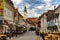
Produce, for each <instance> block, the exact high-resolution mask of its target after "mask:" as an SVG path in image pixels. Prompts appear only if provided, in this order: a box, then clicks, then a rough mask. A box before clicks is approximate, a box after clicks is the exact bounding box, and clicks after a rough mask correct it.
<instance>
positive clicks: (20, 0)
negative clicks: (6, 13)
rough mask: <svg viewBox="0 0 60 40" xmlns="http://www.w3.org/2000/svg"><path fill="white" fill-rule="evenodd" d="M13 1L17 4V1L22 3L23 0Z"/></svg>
mask: <svg viewBox="0 0 60 40" xmlns="http://www.w3.org/2000/svg"><path fill="white" fill-rule="evenodd" d="M12 1H13V3H16V4H19V3H22V1H23V0H12Z"/></svg>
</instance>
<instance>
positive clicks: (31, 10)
mask: <svg viewBox="0 0 60 40" xmlns="http://www.w3.org/2000/svg"><path fill="white" fill-rule="evenodd" d="M12 1H13V3H14V6H15V7H16V8H18V10H19V12H20V13H21V14H22V15H23V10H24V6H25V5H26V7H27V13H28V17H39V16H40V15H41V14H42V13H43V12H46V11H47V10H52V9H54V6H56V7H57V6H58V5H59V4H60V0H12Z"/></svg>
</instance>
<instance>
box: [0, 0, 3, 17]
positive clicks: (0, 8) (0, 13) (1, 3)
mask: <svg viewBox="0 0 60 40" xmlns="http://www.w3.org/2000/svg"><path fill="white" fill-rule="evenodd" d="M3 13H4V0H0V16H3Z"/></svg>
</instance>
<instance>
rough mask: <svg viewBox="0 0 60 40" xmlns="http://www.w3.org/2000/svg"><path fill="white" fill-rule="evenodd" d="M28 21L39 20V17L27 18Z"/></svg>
mask: <svg viewBox="0 0 60 40" xmlns="http://www.w3.org/2000/svg"><path fill="white" fill-rule="evenodd" d="M27 21H32V22H37V21H38V18H27Z"/></svg>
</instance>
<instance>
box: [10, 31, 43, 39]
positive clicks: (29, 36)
mask: <svg viewBox="0 0 60 40" xmlns="http://www.w3.org/2000/svg"><path fill="white" fill-rule="evenodd" d="M10 40H42V38H41V37H40V36H37V35H36V34H35V31H29V32H27V33H25V34H24V35H22V36H18V37H13V38H11V39H10Z"/></svg>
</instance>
